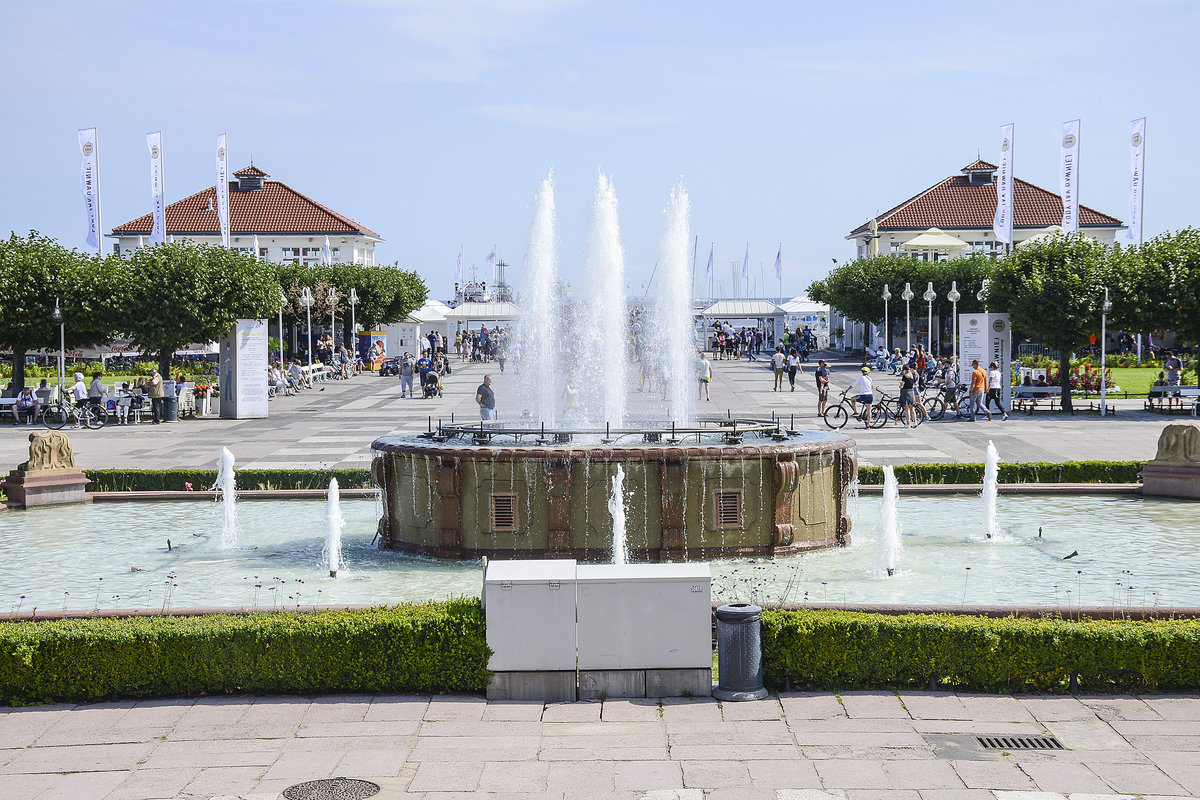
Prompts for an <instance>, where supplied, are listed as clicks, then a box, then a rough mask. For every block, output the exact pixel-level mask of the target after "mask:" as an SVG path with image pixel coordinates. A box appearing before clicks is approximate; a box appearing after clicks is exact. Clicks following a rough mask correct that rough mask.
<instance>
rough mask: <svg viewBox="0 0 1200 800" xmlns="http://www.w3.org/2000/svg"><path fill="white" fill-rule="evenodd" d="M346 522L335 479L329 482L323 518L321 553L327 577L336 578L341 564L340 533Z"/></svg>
mask: <svg viewBox="0 0 1200 800" xmlns="http://www.w3.org/2000/svg"><path fill="white" fill-rule="evenodd" d="M345 527H346V520H345V519H344V518H343V517H342V499H341V492H340V490H339V488H338V480H337V478H331V479H330V481H329V500H328V501H327V507H326V516H325V549H324V550H322V551H321V558H322V560H323V561H324V562H325V563H326V564H327V565H329V577H331V578H336V577H337V576H338V570H340V569H342V567H343V566H344V565H343V564H342V531H343V529H345Z"/></svg>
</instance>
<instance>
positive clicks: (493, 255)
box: [487, 247, 496, 284]
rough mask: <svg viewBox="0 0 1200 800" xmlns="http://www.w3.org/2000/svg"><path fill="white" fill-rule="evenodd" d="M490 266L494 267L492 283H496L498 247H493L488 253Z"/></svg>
mask: <svg viewBox="0 0 1200 800" xmlns="http://www.w3.org/2000/svg"><path fill="white" fill-rule="evenodd" d="M487 260H488V266H489V267H491V268H492V283H493V284H495V283H496V248H495V247H493V248H492V252H490V253H488V257H487Z"/></svg>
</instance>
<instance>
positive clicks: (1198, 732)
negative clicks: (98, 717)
mask: <svg viewBox="0 0 1200 800" xmlns="http://www.w3.org/2000/svg"><path fill="white" fill-rule="evenodd" d="M1106 724H1108V725H1109V726H1110V727H1111V728H1112V729H1113V730H1114V731H1116V732H1117V733H1119V734H1121V735H1122V736H1124V737H1126V738H1128V737H1130V736H1193V737H1194V736H1200V720H1198V721H1195V722H1193V721H1183V720H1171V719H1154V720H1132V721H1125V720H1112V721H1110V722H1107V723H1106ZM39 741H40V740H39Z"/></svg>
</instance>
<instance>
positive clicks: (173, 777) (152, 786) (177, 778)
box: [104, 769, 200, 800]
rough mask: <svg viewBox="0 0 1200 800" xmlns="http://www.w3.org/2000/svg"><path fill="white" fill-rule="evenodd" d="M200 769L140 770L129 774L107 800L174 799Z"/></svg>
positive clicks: (106, 796) (107, 796) (106, 797)
mask: <svg viewBox="0 0 1200 800" xmlns="http://www.w3.org/2000/svg"><path fill="white" fill-rule="evenodd" d="M199 773H200V770H199V769H139V770H135V771H133V772H130V773H128V777H126V778H125V780H123V781H121V782H120V784H118V785H117V786H116V787H115V788H114V789H113V790H112V791H111V792H110V793H109V794H107V795H105V796H104V798H105V800H146V798H157V797H173V796H174V795H176V794H179V793H180V792H181V791H183V788H184V787H185V786H187V785H188V783H190V782H191V781H192V780H193V779H194V778H195V777H196V776H197V775H198V774H199Z"/></svg>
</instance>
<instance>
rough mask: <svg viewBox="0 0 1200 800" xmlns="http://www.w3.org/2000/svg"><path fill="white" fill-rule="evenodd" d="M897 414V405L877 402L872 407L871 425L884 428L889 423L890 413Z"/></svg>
mask: <svg viewBox="0 0 1200 800" xmlns="http://www.w3.org/2000/svg"><path fill="white" fill-rule="evenodd" d="M889 414H891V415H892V416H895V414H896V410H895V407H894V406H892V405H891V404H889V403H887V402H879V403H876V404H875V405H874V406H873V407H872V409H871V427H872V428H882V427H883V426H884V425H887V423H888V415H889Z"/></svg>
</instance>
